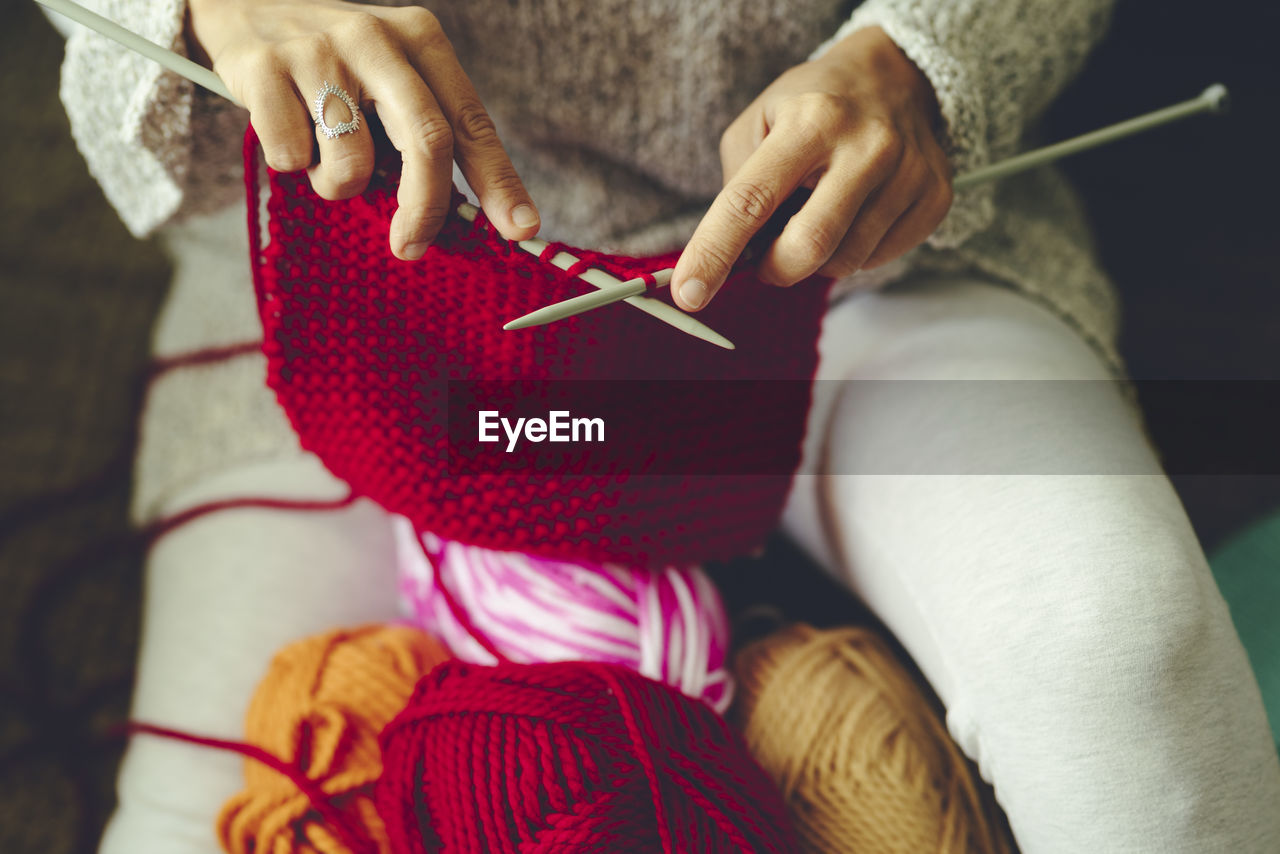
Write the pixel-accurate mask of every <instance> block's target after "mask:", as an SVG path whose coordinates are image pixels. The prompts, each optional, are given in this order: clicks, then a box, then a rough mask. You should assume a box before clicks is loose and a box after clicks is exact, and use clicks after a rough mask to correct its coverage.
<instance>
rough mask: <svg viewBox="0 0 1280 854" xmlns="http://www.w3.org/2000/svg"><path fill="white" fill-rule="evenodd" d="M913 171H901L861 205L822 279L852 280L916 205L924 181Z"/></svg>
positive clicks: (826, 265) (824, 265)
mask: <svg viewBox="0 0 1280 854" xmlns="http://www.w3.org/2000/svg"><path fill="white" fill-rule="evenodd" d="M919 173H920V170H919V169H918V168H915V167H911V168H906V169H900V170H899V171H898V172H896V173H895V174H894V175H893V176H892V177H891V178H889V180H887V181H885V182H884V184H882V185H881V186H880V187H879V188H877V189H876V190H875V192H873V193H872V194H871V195H870V196H869V197H868V198H867V200H866V201H865V202H864V203H863V205H862V207H861V208H860V209H859V211H858V213H857V215H856V216H855V217H854V219H853V222H852V224H850V226H849V231H848V233H847V234H845V236H844V239H843V240H842V241H841V242H840V247H839V248H838V249H837V250H836V251H835V252H834V253H833V254H832V255H831V257H830V258H828V259H827V261H826V263H824V264H823V265H822V266H821V267H820V268H819V269H818V272H819V273H820V274H822V275H824V276H832V277H835V278H841V277H843V276H851V275H853V274H854V273H856V272H857V271H858V270H860V269H862V267H863V266H864V265H865V264H866V261H867V258H868V257H870V255H871V253H872V252H873V251H875V248H876V247H877V246H879V245H880V242H881V241H882V240H883V239H884V236H885V234H886V233H888V231H889V229H891V228H893V226H894V223H896V222H897V221H898V220H899V219H901V218H902V216H903V215H904V214H906V213H907V211H908V210H910V209H911V207H912V206H913V205H914V204H915V203H916V200H917V199H919V198H920V197H921V195H922V193H923V189H924V184H925V181H924V179H922V178H921V177H920V174H919Z"/></svg>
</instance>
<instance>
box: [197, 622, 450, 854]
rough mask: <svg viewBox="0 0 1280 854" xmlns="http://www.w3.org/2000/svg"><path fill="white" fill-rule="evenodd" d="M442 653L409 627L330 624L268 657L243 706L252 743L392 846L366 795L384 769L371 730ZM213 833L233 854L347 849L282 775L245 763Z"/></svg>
mask: <svg viewBox="0 0 1280 854" xmlns="http://www.w3.org/2000/svg"><path fill="white" fill-rule="evenodd" d="M446 658H447V653H446V652H445V650H444V647H443V646H441V645H440V643H439V642H438V641H436V640H434V639H433V638H431V637H430V636H428V635H427V634H425V633H424V632H422V631H419V630H418V629H414V628H410V627H407V626H367V627H363V628H357V629H351V630H340V631H332V632H327V633H325V634H322V635H317V636H314V637H310V638H306V639H304V640H301V641H297V642H296V643H293V644H290V645H289V646H287V647H285V648H284V649H283V650H281V651H280V652H279V653H277V654H276V656H275V658H274V659H273V660H272V662H271V665H270V668H269V669H268V671H267V675H266V676H265V677H264V678H263V680H262V682H261V683H260V684H259V686H258V689H257V692H256V693H255V694H254V696H253V700H252V702H251V703H250V705H249V711H248V715H247V717H246V720H245V734H246V738H247V740H248V742H249V743H251V744H254V745H256V746H258V747H261V748H263V749H265V750H266V751H268V752H270V753H272V754H274V755H275V756H277V757H279V758H280V759H283V760H285V761H286V762H296V763H297V764H298V765H299V766H300V767H301V769H302V771H303V772H304V773H305V775H306V776H307V777H308V778H310V779H311V780H313V781H315V782H316V783H318V785H319V788H320V789H321V790H322V791H323V792H324V793H325V794H327V795H328V796H330V798H331V803H333V804H335V805H336V806H338V807H339V808H340V809H341V811H342V813H343V814H344V815H345V816H347V817H349V818H350V819H351V822H350V823H351V824H352V825H353V826H355V827H356V828H358V829H359V831H360V837H361V838H362V839H366V838H367V839H368V840H371V841H372V842H373V843H374V844H375V845H376V850H378V851H379V852H382V854H391V852H392V851H393V849H391V848H390V847H389V843H388V841H387V835H386V832H385V831H384V830H383V825H382V820H381V819H380V818H379V817H378V814H377V811H376V809H375V806H374V801H373V797H372V796H373V784H374V781H375V780H377V779H378V777H379V776H380V775H381V773H382V753H381V750H380V748H379V745H378V734H379V733H380V732H381V730H382V728H383V727H384V726H385V725H386V724H387V722H388V721H390V720H391V719H392V718H393V717H395V715H396V714H397V713H398V712H399V711H400V710H401V709H403V708H404V706H405V703H406V702H407V701H408V699H409V696H410V695H411V694H412V692H413V687H414V685H415V684H416V683H417V681H418V680H419V679H420V678H421V677H422V676H423V674H425V673H427V672H428V671H429V670H431V668H432V667H434V666H435V665H436V664H439V663H440V662H441V661H444V660H445V659H446ZM217 831H218V837H219V839H220V841H221V843H222V846H223V848H224V849H225V850H226V851H228V852H230V853H231V854H350V851H351V849H350V848H349V847H348V846H347V845H346V844H345V843H344V842H343V841H342V837H341V836H340V835H339V834H338V833H335V829H334V828H333V827H330V826H328V825H327V824H326V823H325V822H323V821H321V820H319V817H318V816H317V815H316V813H315V812H314V811H313V804H312V803H311V801H310V800H309V799H308V797H307V796H306V795H304V794H303V793H302V792H300V791H299V790H298V788H297V787H296V786H294V785H293V784H292V783H291V782H290V781H289V780H288V779H287V778H286V777H284V776H283V775H281V774H279V773H277V772H276V771H273V770H272V769H270V768H268V767H267V766H265V765H262V764H261V763H259V762H256V761H253V760H249V761H247V762H246V763H245V787H244V789H243V790H242V791H241V792H239V793H237V794H236V795H235V796H234V797H232V798H231V799H230V800H229V801H228V802H227V803H226V805H225V806H224V807H223V809H222V813H221V815H220V816H219V817H218V823H217Z"/></svg>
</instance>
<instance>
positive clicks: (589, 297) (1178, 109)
mask: <svg viewBox="0 0 1280 854" xmlns="http://www.w3.org/2000/svg"><path fill="white" fill-rule="evenodd" d="M1226 109H1227V87H1225V86H1223V85H1222V84H1221V83H1215V84H1213V85H1212V86H1210V87H1209V88H1207V89H1205V90H1204V91H1203V92H1201V93H1200V95H1199V96H1197V97H1195V98H1192V99H1190V100H1187V101H1183V102H1181V103H1179V104H1174V105H1173V106H1171V107H1165V108H1164V109H1162V110H1156V111H1154V112H1151V113H1146V114H1144V115H1141V116H1137V117H1136V118H1132V119H1128V120H1126V121H1123V122H1118V123H1116V124H1114V125H1108V126H1107V127H1104V128H1100V129H1098V130H1095V131H1091V132H1089V133H1086V134H1081V135H1080V136H1077V137H1073V138H1071V139H1068V140H1063V141H1062V142H1057V143H1054V144H1053V145H1046V146H1045V147H1043V148H1037V149H1035V150H1034V151H1028V152H1025V153H1023V154H1018V155H1015V156H1013V157H1010V158H1008V159H1007V160H1001V161H1000V162H999V163H993V164H991V165H990V166H984V167H982V168H981V169H975V170H973V171H972V172H967V173H965V174H964V175H960V176H959V177H957V178H956V179H955V180H954V181H952V184H951V186H952V188H953V189H955V190H956V191H960V190H967V189H969V188H970V187H973V186H975V185H977V184H982V183H986V182H987V181H995V180H998V179H1000V178H1005V177H1007V176H1009V175H1013V174H1015V173H1017V172H1025V171H1026V170H1028V169H1034V168H1035V167H1037V166H1043V165H1044V164H1046V163H1051V162H1053V161H1054V160H1059V159H1061V158H1063V157H1066V156H1068V155H1071V154H1076V153H1077V152H1080V151H1085V150H1086V149H1090V148H1097V147H1098V146H1100V145H1106V144H1107V143H1110V142H1114V141H1116V140H1118V139H1123V138H1124V137H1126V136H1133V135H1134V134H1137V133H1142V132H1143V131H1147V130H1150V129H1151V128H1154V127H1158V126H1160V125H1163V124H1168V123H1169V122H1174V121H1178V120H1179V119H1185V118H1187V117H1189V116H1194V115H1197V114H1199V113H1222V112H1226ZM673 269H674V268H671V267H668V268H666V269H663V270H659V271H657V272H656V273H654V274H653V277H654V279H655V280H656V281H657V285H658V287H662V286H664V285H669V284H671V273H672V271H673ZM647 290H649V285H646V284H645V282H644V280H643V279H632V280H631V281H629V282H625V283H623V284H622V285H621V286H620V287H618V288H617V289H616V290H610V291H609V292H608V293H607V294H606V293H602V292H596V293H592V294H583V295H582V296H577V297H572V298H570V299H567V300H562V301H560V302H557V303H553V304H551V305H548V306H544V307H542V308H540V309H538V310H537V311H531V312H529V313H528V314H526V315H524V316H522V317H517V318H516V319H515V320H512V321H510V322H509V323H507V324H506V325H505V326H503V327H502V328H503V329H525V328H528V327H530V326H542V325H544V324H547V323H552V322H553V321H556V320H563V319H565V318H567V317H573V316H575V315H578V314H582V313H583V312H587V311H591V310H592V309H596V308H600V307H602V306H606V305H611V304H613V303H615V302H617V301H619V300H624V299H629V298H631V297H635V296H637V295H639V294H643V293H645V292H646V291H647ZM664 304H665V303H664Z"/></svg>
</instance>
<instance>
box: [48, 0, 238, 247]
mask: <svg viewBox="0 0 1280 854" xmlns="http://www.w3.org/2000/svg"><path fill="white" fill-rule="evenodd" d="M82 2H84V3H85V5H87V6H89V7H90V8H92V9H93V10H94V11H96V12H98V13H99V14H101V15H103V16H105V17H107V18H110V19H112V20H114V21H116V22H117V23H119V24H121V25H122V26H124V27H126V28H127V29H130V30H133V31H134V32H136V33H138V34H139V35H141V36H143V37H144V38H146V39H149V40H151V41H153V42H155V43H156V44H159V45H162V46H164V47H167V48H169V49H170V50H174V51H176V52H178V53H180V54H184V55H185V53H186V40H185V38H184V36H183V28H184V21H185V17H186V2H185V0H82ZM60 95H61V98H62V103H63V106H64V107H65V108H66V111H67V117H68V118H69V120H70V124H71V134H72V136H73V137H74V139H75V142H76V146H77V147H78V148H79V149H80V153H81V154H82V155H83V156H84V159H85V162H86V163H87V164H88V167H89V171H90V173H91V174H92V175H93V176H94V178H95V179H97V181H98V183H99V184H100V185H101V186H102V189H103V192H104V193H105V195H106V197H107V200H108V201H109V202H110V203H111V205H112V206H113V207H114V208H115V209H116V211H117V212H118V213H119V215H120V218H121V220H123V221H124V224H125V225H126V226H127V227H128V229H129V231H130V232H132V233H133V234H134V235H136V236H138V237H143V236H145V235H147V234H149V233H150V232H152V231H154V230H155V229H156V228H158V227H160V226H162V225H164V224H166V223H167V222H169V221H171V220H172V219H174V218H175V217H177V216H179V215H181V214H185V213H191V212H197V211H206V210H212V209H216V208H218V207H220V206H225V205H227V204H230V203H231V202H233V201H235V200H236V199H237V198H239V195H240V194H241V193H242V192H243V191H242V190H241V189H240V182H239V181H238V180H237V179H236V178H235V174H236V171H235V143H236V142H237V140H238V135H237V133H236V132H235V131H236V129H237V128H238V129H240V130H243V127H244V124H245V122H246V121H247V113H245V112H244V111H243V110H241V109H239V108H237V107H234V106H233V105H231V104H229V103H227V102H225V101H223V100H222V99H221V98H218V97H217V96H215V95H210V94H209V93H207V92H204V90H202V89H197V87H195V86H194V85H193V84H191V83H190V82H188V81H187V80H185V79H183V78H182V77H179V76H178V75H176V74H174V73H173V72H170V71H167V70H165V69H164V68H162V67H161V66H160V65H158V64H156V63H154V62H152V61H151V60H149V59H146V58H145V57H142V56H140V55H138V54H136V53H134V52H133V51H131V50H129V49H127V48H125V47H123V46H121V45H118V44H116V43H115V42H114V41H111V40H110V39H107V38H106V37H104V36H101V35H99V34H97V33H95V32H93V31H91V30H88V29H86V28H84V27H72V28H71V32H70V35H69V36H68V38H67V49H66V54H65V56H64V59H63V63H62V80H61V90H60ZM228 131H230V134H228ZM197 136H199V138H198V139H197Z"/></svg>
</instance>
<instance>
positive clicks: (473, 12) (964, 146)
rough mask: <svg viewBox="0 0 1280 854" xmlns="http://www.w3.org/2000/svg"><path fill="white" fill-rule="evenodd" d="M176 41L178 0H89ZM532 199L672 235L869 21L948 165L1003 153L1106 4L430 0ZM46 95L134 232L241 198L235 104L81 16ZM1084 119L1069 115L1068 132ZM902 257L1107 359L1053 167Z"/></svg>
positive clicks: (546, 232)
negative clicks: (778, 82)
mask: <svg viewBox="0 0 1280 854" xmlns="http://www.w3.org/2000/svg"><path fill="white" fill-rule="evenodd" d="M88 2H89V5H92V6H95V7H97V8H98V10H99V11H101V12H102V13H103V14H106V15H107V16H109V17H111V18H114V19H115V20H117V21H119V22H121V23H123V24H124V25H125V26H128V27H130V28H131V29H134V30H135V31H138V32H140V33H142V34H143V35H145V36H146V37H147V38H150V39H152V40H153V41H156V42H158V43H160V44H164V45H168V46H171V47H173V48H174V49H176V50H179V51H181V50H182V49H183V44H184V42H183V38H182V28H183V18H184V13H185V0H88ZM427 5H428V6H429V7H430V8H431V9H432V11H433V12H435V13H436V15H437V16H438V17H439V18H440V20H441V22H442V23H443V25H444V29H445V32H446V34H447V35H448V36H449V38H450V39H451V41H452V43H453V45H454V47H455V49H456V51H457V53H458V56H459V58H460V60H461V62H462V64H463V67H464V68H465V69H466V70H467V72H468V73H469V74H470V75H471V78H472V80H473V81H474V82H475V85H476V87H477V89H478V90H479V92H480V95H481V97H482V98H483V100H484V102H485V104H486V106H487V107H488V108H489V110H490V112H491V114H492V115H493V117H494V120H495V122H496V124H497V126H498V130H499V132H500V134H501V136H502V139H503V141H504V143H505V144H506V146H507V148H508V150H509V151H510V153H511V156H512V159H513V161H514V162H515V165H516V167H517V169H518V170H519V171H520V174H521V176H522V177H523V178H524V180H525V182H526V184H527V186H528V188H529V190H530V192H531V193H532V195H533V198H534V200H535V201H536V202H537V204H538V207H539V210H540V212H541V214H542V222H543V229H542V233H543V236H546V237H549V238H552V239H556V240H562V241H565V242H567V243H571V244H576V245H580V246H584V247H589V248H594V249H604V250H613V251H623V252H631V253H635V254H643V253H649V252H657V251H664V250H669V249H672V248H676V247H679V246H681V245H683V243H684V242H685V241H687V239H688V238H689V236H690V235H691V234H692V232H693V228H694V226H695V225H696V224H697V222H698V220H699V219H700V217H701V215H702V214H703V213H704V212H705V210H706V209H707V207H708V205H709V203H710V201H711V199H712V198H713V197H714V196H715V194H716V193H717V191H718V190H719V189H720V183H721V171H720V164H719V156H718V143H719V138H720V135H721V133H722V132H723V131H724V129H725V128H726V127H727V126H728V125H729V123H730V122H731V121H732V120H733V119H734V118H735V117H736V116H737V115H738V114H739V113H740V112H741V111H742V110H743V109H744V108H745V107H746V106H747V105H748V104H749V103H750V102H751V100H752V99H754V98H755V97H756V95H758V94H759V93H760V92H761V90H763V89H764V88H765V87H766V86H767V85H768V84H769V83H771V82H772V81H773V80H774V79H775V78H776V77H777V76H778V75H779V74H780V73H781V72H783V71H784V70H786V69H787V68H788V67H790V66H793V65H796V64H798V63H801V62H803V61H805V60H806V59H807V58H809V57H811V56H814V55H817V54H820V53H821V52H822V51H823V50H824V49H825V48H826V47H827V46H828V45H829V44H831V43H832V42H833V41H835V40H836V39H838V38H841V37H843V36H845V35H847V34H848V33H850V32H852V31H853V30H855V29H858V28H862V27H866V26H872V25H878V26H879V27H881V28H882V29H883V30H884V31H885V32H886V33H887V34H888V35H889V36H890V37H891V38H892V39H893V40H894V41H895V42H896V43H897V44H898V45H899V47H901V48H902V50H903V51H904V52H905V53H906V54H907V56H909V57H910V58H911V60H912V61H913V62H915V64H916V65H917V66H918V67H919V68H920V69H921V70H922V71H923V72H924V74H925V75H926V76H927V77H928V79H929V80H930V82H931V83H932V84H933V87H934V90H935V92H936V95H937V98H938V103H939V105H940V107H941V111H942V115H943V118H944V119H945V124H946V128H945V134H946V138H945V140H944V145H945V146H946V149H947V151H948V152H949V155H950V157H951V160H952V164H953V166H954V168H955V171H956V173H957V174H959V173H964V172H966V171H969V170H972V169H974V168H976V167H980V166H982V165H984V164H987V163H989V162H992V161H994V160H998V159H1001V158H1004V157H1007V156H1009V155H1011V154H1013V153H1015V152H1016V151H1018V150H1019V148H1020V146H1022V145H1024V141H1025V139H1026V137H1027V135H1028V133H1029V131H1030V128H1031V127H1032V125H1033V122H1034V121H1035V119H1036V118H1037V116H1038V115H1039V114H1040V113H1041V112H1042V111H1043V110H1044V108H1045V107H1046V106H1047V105H1048V104H1049V102H1050V101H1051V100H1052V99H1053V98H1054V96H1055V95H1056V94H1057V93H1058V92H1059V91H1060V90H1061V89H1062V87H1063V86H1064V85H1065V84H1066V83H1067V82H1068V81H1069V80H1070V79H1071V77H1072V76H1073V75H1074V74H1075V73H1076V71H1077V70H1078V69H1079V68H1080V66H1081V64H1082V62H1083V61H1084V59H1085V56H1086V55H1087V53H1088V52H1089V50H1090V48H1091V47H1092V46H1093V45H1094V43H1095V42H1096V41H1097V40H1098V38H1099V37H1100V36H1101V34H1102V33H1103V31H1104V29H1105V27H1106V24H1107V19H1108V16H1109V12H1110V6H1111V3H1110V0H866V2H864V3H862V4H861V5H858V6H857V8H856V9H854V8H852V7H853V5H854V4H852V3H850V2H848V0H717V2H702V3H700V2H692V0H537V2H535V0H434V2H431V3H429V4H427ZM62 97H63V101H64V103H65V105H66V108H67V112H68V114H69V116H70V119H71V127H72V132H73V134H74V135H75V138H76V141H77V143H78V145H79V146H80V149H81V151H82V152H83V154H84V157H85V159H86V161H87V162H88V164H89V168H90V170H91V171H92V173H93V174H94V176H95V177H96V178H97V179H98V181H99V182H100V183H101V184H102V187H103V189H104V191H105V192H106V195H107V198H108V199H109V200H110V201H111V203H112V204H113V205H114V206H115V207H116V209H117V210H118V211H119V213H120V216H121V217H122V219H123V220H124V222H125V223H126V224H127V225H128V227H129V228H130V229H131V230H132V231H133V232H134V233H135V234H137V235H145V234H147V233H149V232H151V231H154V230H156V229H158V228H161V227H163V226H166V225H169V224H172V223H174V222H178V221H180V220H182V219H183V218H185V217H189V216H191V215H192V214H195V213H199V212H202V211H210V210H213V209H217V208H223V207H226V206H228V205H231V204H234V203H236V202H237V201H239V200H240V199H241V196H242V193H243V189H242V183H241V179H240V166H239V156H240V155H239V144H240V135H241V132H242V131H243V128H244V125H245V122H246V120H247V115H246V114H245V113H244V112H243V111H241V110H239V109H237V108H235V107H232V106H230V105H229V104H227V103H226V102H223V101H221V100H220V99H218V98H217V97H216V96H212V95H209V94H208V93H205V92H204V91H203V90H197V89H195V87H193V86H192V85H191V84H189V83H187V82H185V81H184V80H182V79H180V78H178V77H177V76H175V75H173V74H171V73H169V72H166V71H163V70H162V69H161V68H160V67H159V66H157V65H154V64H153V63H151V62H149V61H148V60H146V59H143V58H141V57H138V56H135V55H133V54H131V53H129V52H127V51H125V50H124V49H123V48H121V47H118V46H117V45H115V44H114V43H112V42H109V41H107V40H106V39H104V38H102V37H100V36H98V35H96V34H94V33H91V32H87V31H77V32H75V33H73V34H72V35H71V37H70V38H69V41H68V45H67V52H66V59H65V62H64V65H63V76H62ZM1081 130H1084V129H1083V128H1082V129H1081ZM910 269H952V270H955V269H971V270H977V271H980V272H982V273H984V274H985V275H986V276H987V277H989V278H994V279H995V280H997V281H1000V282H1002V283H1004V284H1007V285H1009V286H1011V287H1014V288H1017V289H1019V290H1021V291H1022V292H1024V293H1026V294H1027V295H1028V296H1029V297H1031V298H1032V299H1035V300H1036V301H1038V302H1040V303H1042V304H1044V305H1046V306H1048V307H1049V308H1050V309H1052V310H1053V311H1054V312H1055V313H1056V314H1058V315H1059V316H1060V317H1062V318H1063V319H1064V320H1066V321H1067V322H1068V323H1070V324H1071V325H1072V326H1073V327H1075V328H1076V329H1077V330H1079V332H1080V333H1081V334H1082V335H1083V336H1084V337H1085V338H1086V339H1087V340H1088V341H1089V343H1090V344H1091V345H1093V347H1094V348H1095V349H1096V350H1097V351H1098V352H1099V353H1100V354H1101V355H1102V357H1103V358H1104V359H1105V360H1106V361H1107V362H1108V363H1109V364H1110V365H1111V366H1112V367H1113V369H1114V370H1115V371H1116V372H1117V373H1119V372H1120V370H1121V368H1120V360H1119V358H1118V356H1117V354H1116V350H1115V333H1116V321H1117V318H1116V306H1115V300H1114V297H1113V293H1112V290H1111V287H1110V285H1109V283H1108V281H1107V278H1106V276H1105V275H1104V274H1103V273H1102V272H1101V270H1099V268H1098V266H1097V263H1096V261H1095V257H1094V254H1093V250H1092V246H1091V241H1090V236H1089V233H1088V229H1087V227H1086V225H1085V221H1084V218H1083V216H1082V213H1081V211H1080V207H1079V205H1078V203H1077V201H1076V199H1075V197H1074V195H1073V194H1072V193H1071V191H1070V190H1069V188H1068V187H1067V186H1066V184H1065V182H1064V181H1063V180H1062V179H1061V177H1060V176H1059V175H1058V173H1057V172H1055V171H1054V170H1052V169H1041V170H1037V171H1036V172H1033V173H1029V174H1026V175H1023V176H1019V177H1015V178H1009V179H1005V180H1004V181H1002V182H1000V183H999V184H997V185H990V184H989V185H985V186H982V187H978V188H974V189H972V190H969V191H966V192H963V193H959V194H957V196H956V199H955V203H954V205H953V207H952V209H951V212H950V214H949V215H948V216H947V218H946V220H945V221H944V222H943V223H942V225H941V226H940V227H939V229H938V230H937V232H935V233H934V234H933V235H932V236H931V237H930V239H929V241H928V242H927V243H926V244H925V245H924V246H922V247H921V248H920V249H918V250H916V251H914V252H912V253H910V254H909V255H908V256H906V257H905V258H904V259H902V261H900V262H898V263H895V264H891V265H887V266H886V267H884V268H881V269H880V270H877V271H874V272H873V273H860V274H858V276H855V277H853V280H852V281H846V282H844V283H842V284H841V285H840V286H839V289H841V290H848V289H850V288H856V287H860V286H862V287H870V286H880V285H883V284H885V283H886V282H887V281H890V280H892V279H895V278H897V277H900V276H902V275H903V274H904V273H905V272H907V271H908V270H910Z"/></svg>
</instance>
